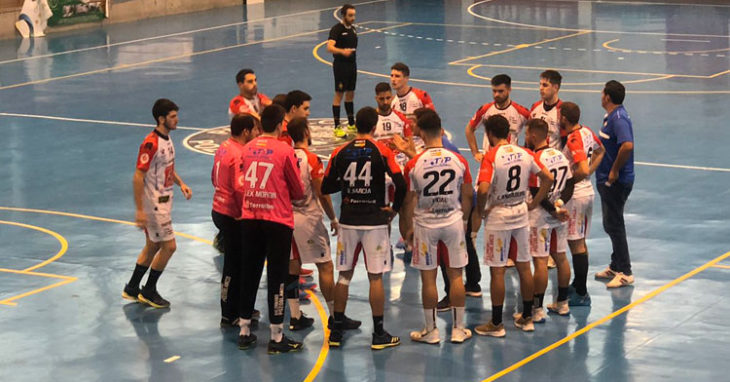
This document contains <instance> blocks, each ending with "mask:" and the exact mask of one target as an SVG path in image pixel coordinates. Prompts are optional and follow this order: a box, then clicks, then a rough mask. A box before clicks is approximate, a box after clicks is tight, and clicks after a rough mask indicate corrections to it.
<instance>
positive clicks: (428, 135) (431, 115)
mask: <svg viewBox="0 0 730 382" xmlns="http://www.w3.org/2000/svg"><path fill="white" fill-rule="evenodd" d="M423 109H425V110H423V111H422V112H420V113H418V116H417V117H416V118H417V119H416V126H418V130H419V133H420V134H421V138H423V139H424V140H428V139H434V138H441V117H439V115H438V113H436V112H435V111H433V110H431V109H427V108H423ZM419 110H420V109H419Z"/></svg>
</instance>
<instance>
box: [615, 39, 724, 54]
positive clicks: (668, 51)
mask: <svg viewBox="0 0 730 382" xmlns="http://www.w3.org/2000/svg"><path fill="white" fill-rule="evenodd" d="M616 41H621V39H618V38H617V39H614V40H609V41H606V42H604V43H603V44H601V45H602V46H603V47H604V48H606V49H608V50H610V51H613V52H621V53H636V52H638V50H633V49H623V48H614V47H612V46H611V44H613V43H614V42H616ZM641 51H643V52H649V53H659V54H672V55H678V54H685V53H688V54H690V53H691V54H702V53H719V52H728V51H730V48H717V49H706V50H646V49H641Z"/></svg>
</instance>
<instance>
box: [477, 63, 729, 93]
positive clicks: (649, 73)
mask: <svg viewBox="0 0 730 382" xmlns="http://www.w3.org/2000/svg"><path fill="white" fill-rule="evenodd" d="M464 66H466V65H464ZM474 66H476V65H474ZM479 66H484V67H487V68H497V69H500V68H501V69H527V70H539V71H543V70H545V69H546V67H539V66H524V65H498V64H479ZM550 69H555V70H558V71H561V72H575V73H595V74H621V75H629V76H672V77H682V78H702V79H706V78H714V77H717V76H720V75H723V74H727V73H730V70H728V71H725V72H720V73H715V74H711V75H709V76H703V75H695V74H670V73H651V72H622V71H618V70H594V69H576V68H560V67H551V68H550ZM512 82H515V81H512ZM561 90H562V89H561Z"/></svg>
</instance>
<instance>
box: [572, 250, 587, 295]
mask: <svg viewBox="0 0 730 382" xmlns="http://www.w3.org/2000/svg"><path fill="white" fill-rule="evenodd" d="M573 271H575V277H574V278H573V287H574V288H575V292H576V293H578V294H579V295H581V296H585V295H586V293H588V289H587V288H586V278H587V277H588V252H584V253H574V254H573Z"/></svg>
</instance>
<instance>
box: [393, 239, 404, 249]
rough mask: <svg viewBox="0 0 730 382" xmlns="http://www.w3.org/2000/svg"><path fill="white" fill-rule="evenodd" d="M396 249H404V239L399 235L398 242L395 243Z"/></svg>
mask: <svg viewBox="0 0 730 382" xmlns="http://www.w3.org/2000/svg"><path fill="white" fill-rule="evenodd" d="M395 247H396V248H397V249H406V241H405V240H403V238H402V237H401V238H400V239H398V243H397V244H396V245H395Z"/></svg>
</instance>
